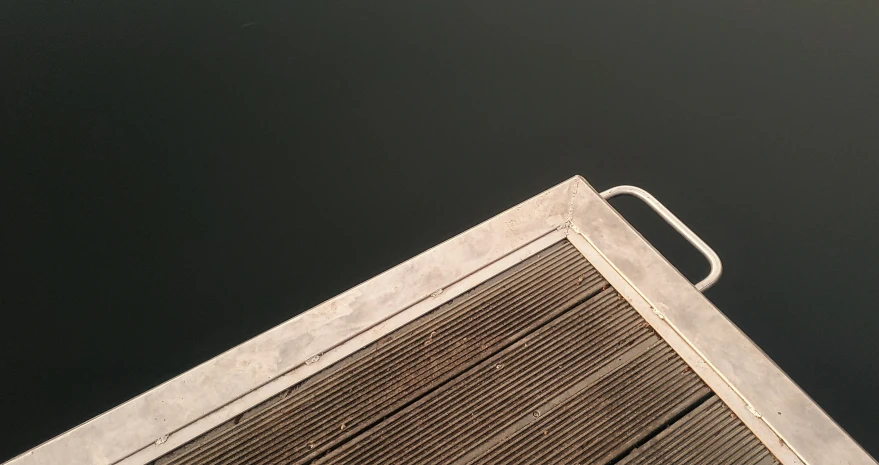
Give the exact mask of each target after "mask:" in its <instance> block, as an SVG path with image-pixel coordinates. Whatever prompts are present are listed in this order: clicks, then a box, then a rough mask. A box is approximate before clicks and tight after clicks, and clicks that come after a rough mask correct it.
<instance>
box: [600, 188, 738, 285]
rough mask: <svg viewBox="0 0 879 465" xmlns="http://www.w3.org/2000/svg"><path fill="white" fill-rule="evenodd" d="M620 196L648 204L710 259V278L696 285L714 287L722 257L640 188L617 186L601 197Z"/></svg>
mask: <svg viewBox="0 0 879 465" xmlns="http://www.w3.org/2000/svg"><path fill="white" fill-rule="evenodd" d="M618 195H631V196H632V197H637V198H639V199H641V200H642V201H643V202H644V203H646V204H647V206H649V207H650V208H652V209H653V211H655V212H656V213H657V214H659V216H661V217H662V219H664V220H665V222H666V223H668V224H669V225H671V227H672V228H674V229H675V231H677V232H678V233H680V235H681V236H684V239H686V240H687V242H689V243H690V244H693V247H695V248H696V249H697V250H699V252H701V253H702V255H704V256H705V258H706V259H708V263H709V264H711V271H710V272H709V273H708V276H707V277H705V279H703V280H702V281H699V282H698V283H696V289H698V290H699V291H704V290H706V289H708V288H709V287H711V286H713V285H714V284H715V283H716V282H717V281H718V280H719V279H720V275H721V273H723V264H722V263H720V257H719V256H718V255H717V252H715V251H714V250H713V249H712V248H711V247H709V246H708V244H706V243H705V241H703V240H702V239H701V238H699V236H697V235H696V233H694V232H693V230H691V229H690V228H688V227H687V225H685V224H684V222H683V221H681V220H680V219H678V217H677V216H675V215H674V213H672V212H670V211H669V210H668V208H665V205H663V204H661V203H659V200H656V197H653V196H652V195H650V193H649V192H647V191H645V190H644V189H641V188H640V187H635V186H617V187H611V188H610V189H608V190H606V191H604V192H602V193H601V196H602V197H604V199H605V200H610V199H612V198H613V197H616V196H618Z"/></svg>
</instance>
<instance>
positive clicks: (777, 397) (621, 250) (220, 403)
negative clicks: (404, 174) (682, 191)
mask: <svg viewBox="0 0 879 465" xmlns="http://www.w3.org/2000/svg"><path fill="white" fill-rule="evenodd" d="M622 193H625V194H629V195H635V196H637V197H639V198H641V199H642V200H644V201H645V202H647V203H648V205H650V206H651V207H652V208H653V209H654V210H656V211H657V212H658V213H660V214H661V215H663V217H664V218H666V220H667V221H669V223H670V224H672V226H673V227H675V228H676V229H677V230H678V231H680V232H681V233H682V234H683V235H684V237H685V238H687V240H689V241H690V242H691V243H692V244H693V245H694V246H695V247H696V248H697V249H699V250H700V251H701V252H702V253H703V254H704V255H705V256H706V257H707V258H708V259H709V262H711V264H712V272H711V273H710V274H709V276H708V277H707V278H706V279H705V280H703V281H701V282H700V283H698V284H697V285H696V287H694V286H693V285H692V284H691V283H690V282H688V281H687V280H686V278H684V277H683V276H682V275H681V274H680V273H679V272H678V271H677V270H676V269H675V268H674V267H673V266H672V265H671V264H670V263H669V262H668V261H666V260H665V258H663V257H662V255H660V254H659V253H658V252H657V251H656V250H655V249H653V247H652V246H651V245H650V244H649V243H648V242H647V241H646V240H644V238H642V237H641V236H640V235H639V234H638V233H637V232H636V231H635V230H634V229H633V228H632V227H631V226H630V225H629V224H628V223H627V222H626V221H625V220H624V219H623V218H622V217H621V216H620V215H619V214H618V213H617V212H616V210H614V209H613V208H612V207H611V206H610V205H609V204H608V203H607V202H606V200H605V198H603V197H602V195H604V196H605V197H608V198H609V197H612V196H614V195H618V194H622ZM565 238H567V239H568V240H570V241H571V242H572V243H573V244H574V246H575V247H577V249H578V250H580V252H581V253H583V255H584V256H585V257H586V258H587V259H588V260H589V261H590V262H591V263H592V264H593V265H594V266H595V267H596V268H597V269H598V270H599V271H600V272H601V273H602V274H603V275H604V277H605V278H606V279H607V280H608V281H609V282H610V283H611V284H612V285H613V286H614V287H615V288H616V289H617V290H618V291H619V292H620V293H621V294H623V296H624V297H625V298H626V299H628V300H629V301H630V303H631V304H632V305H633V307H635V309H636V310H638V312H639V313H640V314H641V315H642V316H643V317H644V318H645V319H647V321H648V322H650V323H651V324H652V325H653V326H654V328H655V329H656V331H657V333H659V334H660V335H661V336H662V337H663V338H665V339H666V341H668V343H669V344H670V345H671V346H672V347H673V348H674V349H675V350H676V351H677V352H678V353H679V354H680V355H681V356H682V357H683V358H684V360H686V361H687V362H688V363H689V364H690V365H691V367H692V368H693V370H694V371H695V372H696V373H698V374H699V375H700V376H701V377H702V378H703V380H704V381H705V382H706V383H707V384H708V385H709V386H710V387H711V388H712V389H713V390H714V391H715V392H716V393H717V395H718V396H719V397H720V398H721V399H722V400H724V401H725V402H726V403H727V404H728V405H729V406H730V408H731V409H732V411H733V412H735V413H736V414H737V415H738V416H739V417H740V418H741V419H742V420H743V421H744V422H745V424H747V425H748V427H749V428H751V430H752V431H754V433H755V434H756V435H757V436H758V437H759V438H760V439H761V440H763V441H764V443H765V444H766V445H767V447H768V448H769V449H770V450H771V451H772V453H773V454H775V456H776V457H777V458H778V459H779V460H781V461H782V462H783V463H785V464H865V465H866V464H875V463H876V462H875V461H874V460H873V459H872V458H871V457H870V456H869V455H868V454H867V453H866V452H865V451H864V450H862V449H861V448H860V447H859V446H858V445H857V444H856V443H855V442H854V441H853V440H852V439H851V438H850V437H849V436H848V435H847V434H846V433H845V432H844V431H843V430H842V429H841V428H840V427H839V426H838V425H836V423H834V422H833V420H832V419H830V418H829V417H828V416H827V415H826V414H825V413H824V412H823V411H822V410H821V409H820V408H819V407H818V406H817V405H816V404H815V403H814V402H813V401H812V400H811V399H810V398H809V397H808V396H807V395H806V394H805V393H804V392H803V391H802V390H801V389H800V388H799V387H798V386H796V384H794V383H793V382H792V381H791V380H790V379H789V378H788V377H787V376H786V375H785V374H784V373H783V372H782V371H781V370H780V369H779V368H778V367H777V366H776V365H775V364H774V363H773V362H772V361H771V360H770V359H769V358H768V357H766V355H764V354H763V353H762V352H761V351H760V349H759V348H758V347H757V346H755V345H754V344H753V342H751V341H750V340H749V339H748V338H747V337H746V336H745V335H744V334H742V333H741V331H739V330H738V328H736V327H735V325H733V324H732V323H731V322H730V321H729V320H728V319H727V318H726V317H725V316H724V315H723V314H722V313H721V312H720V311H719V310H718V309H717V308H715V307H714V306H713V305H712V304H711V302H709V301H708V300H707V299H706V298H705V297H704V296H703V295H702V293H701V292H699V290H698V289H705V288H707V287H709V286H711V285H712V284H713V283H714V282H716V280H717V278H718V277H719V276H720V261H719V259H718V258H717V255H716V254H715V253H714V252H713V251H712V250H711V248H710V247H708V246H707V245H706V244H705V243H704V242H703V241H702V240H701V239H699V238H698V236H696V235H695V234H694V233H693V232H692V231H691V230H690V229H689V228H687V227H686V226H685V225H684V224H683V223H682V222H680V220H679V219H677V218H676V217H675V216H674V215H672V214H671V213H670V212H669V211H668V210H667V209H666V208H665V207H663V206H662V205H661V204H660V203H659V202H658V201H656V200H655V199H654V198H653V197H652V196H650V195H649V194H647V193H646V192H644V191H643V190H640V189H637V188H632V187H625V186H624V187H620V188H614V189H611V190H609V191H606V192H604V193H603V194H598V193H597V192H596V191H595V190H593V189H592V187H591V186H590V185H589V184H588V183H586V181H585V180H584V179H583V178H581V177H575V178H572V179H570V180H568V181H566V182H564V183H562V184H560V185H558V186H556V187H553V188H552V189H549V190H547V191H546V192H543V193H541V194H539V195H537V196H535V197H534V198H532V199H530V200H528V201H526V202H524V203H522V204H519V205H518V206H516V207H513V208H511V209H509V210H507V211H505V212H503V213H501V214H499V215H497V216H496V217H494V218H492V219H490V220H488V221H486V222H484V223H482V224H480V225H477V226H475V227H473V228H472V229H470V230H469V231H467V232H465V233H463V234H460V235H458V236H456V237H454V238H452V239H449V240H448V241H446V242H444V243H442V244H440V245H438V246H436V247H434V248H432V249H430V250H428V251H426V252H424V253H422V254H420V255H418V256H416V257H414V258H412V259H410V260H408V261H406V262H404V263H402V264H400V265H398V266H396V267H394V268H392V269H390V270H388V271H386V272H385V273H382V274H381V275H379V276H376V277H375V278H373V279H370V280H369V281H366V282H364V283H363V284H360V285H359V286H357V287H355V288H353V289H351V290H349V291H346V292H344V293H342V294H340V295H339V296H337V297H335V298H333V299H330V300H329V301H327V302H324V303H323V304H320V305H318V306H317V307H315V308H312V309H311V310H309V311H307V312H305V313H302V314H300V315H298V316H296V317H295V318H292V319H291V320H289V321H287V322H285V323H283V324H281V325H279V326H277V327H275V328H273V329H271V330H269V331H267V332H265V333H263V334H261V335H259V336H257V337H255V338H253V339H251V340H249V341H247V342H245V343H243V344H241V345H239V346H237V347H235V348H233V349H231V350H229V351H227V352H225V353H223V354H221V355H219V356H217V357H216V358H214V359H212V360H210V361H208V362H206V363H204V364H202V365H199V366H197V367H195V368H193V369H192V370H190V371H188V372H186V373H184V374H182V375H180V376H178V377H176V378H174V379H172V380H170V381H168V382H166V383H164V384H162V385H160V386H157V387H156V388H154V389H152V390H150V391H148V392H146V393H144V394H142V395H140V396H138V397H135V398H134V399H131V400H130V401H128V402H126V403H124V404H122V405H120V406H118V407H116V408H114V409H112V410H110V411H108V412H106V413H104V414H102V415H100V416H98V417H96V418H94V419H92V420H90V421H88V422H86V423H84V424H82V425H80V426H78V427H77V428H74V429H72V430H70V431H68V432H66V433H64V434H62V435H60V436H58V437H56V438H54V439H52V440H50V441H48V442H46V443H45V444H43V445H41V446H39V447H37V448H35V449H33V450H31V451H29V452H27V453H25V454H22V455H21V456H19V457H16V458H14V459H12V460H11V461H10V462H8V463H9V464H10V465H12V464H14V465H37V464H40V465H59V464H71V465H86V464H89V465H92V464H95V465H107V464H126V465H135V464H136V465H142V464H145V463H147V462H149V461H151V460H154V459H155V458H157V457H160V456H162V455H164V454H166V453H167V452H169V451H171V450H173V449H175V448H176V447H179V446H180V445H182V444H185V443H187V442H188V441H189V440H191V439H193V438H195V437H197V436H198V435H200V434H202V433H204V432H206V431H208V430H210V429H212V428H213V427H215V426H217V425H219V424H221V423H222V422H224V421H226V420H229V419H231V418H233V417H235V416H236V415H238V414H240V413H241V412H243V411H245V410H247V409H249V408H250V407H252V406H254V405H256V404H258V403H259V402H261V401H263V400H265V399H267V398H269V397H271V396H273V395H276V394H278V393H280V392H282V391H283V390H284V389H286V388H287V387H288V386H290V385H293V384H295V383H297V382H298V381H300V380H302V379H305V378H307V377H309V376H311V375H312V374H314V373H316V372H318V371H320V370H321V369H323V368H326V367H328V366H330V365H331V364H332V363H334V362H336V361H338V360H340V359H342V358H344V357H345V356H347V355H349V354H351V353H353V352H354V351H356V350H357V349H359V348H361V347H363V346H365V345H367V344H369V343H370V342H372V341H375V340H376V339H378V338H379V337H381V336H382V335H384V334H387V333H388V332H390V331H393V330H394V329H396V328H399V327H400V326H402V325H403V324H405V323H407V322H409V321H412V320H413V319H415V318H418V317H419V316H421V315H423V314H425V313H426V312H428V311H430V310H431V309H433V308H435V307H436V306H438V305H441V304H442V303H444V302H447V301H449V300H450V299H451V298H453V297H454V296H456V295H459V294H461V293H463V292H465V291H467V290H468V289H470V288H472V287H473V286H475V285H476V284H479V283H481V282H483V281H485V280H487V279H488V278H490V277H492V276H494V275H496V274H498V273H499V272H501V271H503V270H504V269H506V268H509V267H510V266H512V265H513V264H515V263H518V262H519V261H521V260H523V259H525V258H527V257H529V256H531V255H533V254H534V253H536V252H537V251H539V250H542V249H543V248H545V247H547V246H548V245H550V244H552V243H555V242H557V241H560V240H564V239H565Z"/></svg>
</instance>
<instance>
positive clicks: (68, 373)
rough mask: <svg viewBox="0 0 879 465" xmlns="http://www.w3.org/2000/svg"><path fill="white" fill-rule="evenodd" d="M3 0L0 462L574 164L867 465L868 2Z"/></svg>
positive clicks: (877, 185)
mask: <svg viewBox="0 0 879 465" xmlns="http://www.w3.org/2000/svg"><path fill="white" fill-rule="evenodd" d="M17 3H18V4H17V5H15V4H13V2H5V3H3V4H2V6H0V70H2V72H0V84H2V86H0V89H2V90H0V118H2V120H0V123H2V125H0V137H2V138H0V153H2V176H3V180H2V188H3V190H2V193H3V197H2V201H0V205H2V208H3V209H4V221H3V228H2V231H3V238H2V239H3V240H2V241H0V244H2V254H3V255H2V256H3V259H2V263H3V266H4V268H5V270H4V276H5V277H4V278H3V280H2V294H0V308H2V312H3V320H2V321H3V323H2V335H3V337H2V339H0V341H2V342H0V344H2V346H0V351H2V352H0V353H2V354H3V357H2V370H3V372H4V373H5V374H6V375H7V376H5V377H4V378H5V381H4V382H3V384H2V388H0V412H3V414H4V417H5V418H6V420H4V421H3V422H0V438H2V440H0V444H2V448H0V459H2V458H6V457H10V456H12V455H13V454H15V453H18V452H20V451H22V450H24V449H26V448H29V447H31V446H34V445H36V444H37V443H38V442H41V441H43V440H45V439H48V438H49V437H51V436H53V435H55V434H57V433H60V432H62V431H63V430H66V429H67V428H70V427H72V426H75V425H76V424H77V423H79V422H81V421H84V420H86V419H88V418H89V417H91V416H93V415H96V414H98V413H100V412H102V411H104V410H105V409H108V408H110V407H112V406H114V405H116V404H118V403H120V402H122V401H124V400H126V399H128V398H130V397H132V396H134V395H136V394H138V393H140V392H142V391H144V390H146V389H148V388H150V387H152V386H154V385H156V384H157V383H160V382H162V381H164V380H166V379H167V378H169V377H171V376H174V375H175V374H178V373H180V372H182V371H184V370H186V369H188V368H190V367H192V366H193V365H195V364H197V363H199V362H201V361H204V360H206V359H208V358H210V357H211V356H213V355H215V354H217V353H219V352H221V351H223V350H225V349H227V348H229V347H231V346H233V345H235V344H237V343H239V342H242V341H244V340H246V339H247V338H249V337H251V336H254V335H256V334H258V333H260V332H262V331H263V330H265V329H267V328H269V327H271V326H273V325H275V324H277V323H280V322H282V321H284V320H286V319H288V318H290V317H292V316H293V315H295V314H297V312H300V311H302V310H305V309H307V308H309V307H310V306H312V305H315V304H317V303H319V302H320V301H322V300H324V299H326V298H329V297H331V296H333V295H335V294H336V293H338V292H340V291H343V290H345V289H347V288H348V287H350V286H352V285H354V284H356V283H358V282H360V281H362V280H364V279H366V278H369V277H371V276H372V275H374V274H376V273H378V272H380V271H382V270H384V269H386V268H388V267H390V266H392V265H394V264H396V263H398V262H400V261H402V260H404V259H406V258H408V257H410V256H412V255H414V254H416V253H417V252H420V251H422V250H423V249H425V248H427V247H430V246H432V245H434V244H435V243H437V242H439V241H441V240H443V239H445V238H448V237H449V236H451V235H453V234H455V233H457V232H460V231H462V230H464V229H466V228H468V227H469V226H472V225H474V224H476V223H478V222H479V221H481V220H483V219H485V218H487V217H489V216H491V215H492V214H494V213H497V212H499V211H502V210H504V209H506V208H508V207H510V206H511V205H513V204H515V203H517V202H519V201H521V200H524V199H526V198H528V197H530V196H531V195H533V194H535V193H537V192H539V191H541V190H543V189H545V188H548V187H550V186H552V185H554V184H555V183H557V182H560V181H562V180H564V179H566V178H568V177H569V176H571V175H573V174H577V173H579V174H583V175H584V176H585V177H586V178H587V179H588V180H590V181H591V182H592V183H593V184H594V185H595V186H596V187H597V188H600V189H601V188H607V187H610V186H612V185H615V184H621V183H632V184H637V185H640V186H642V187H645V188H647V189H649V190H651V191H652V192H653V193H654V194H655V195H656V196H657V197H659V198H660V199H661V200H663V201H664V202H665V203H666V204H667V205H669V206H670V207H671V208H672V209H673V210H674V211H675V212H677V213H678V214H679V216H680V217H681V218H683V219H684V220H685V221H687V222H688V223H689V224H690V225H691V226H692V227H693V228H694V229H695V230H696V231H697V232H699V233H700V234H701V235H702V236H703V237H704V238H705V239H706V240H707V241H708V242H709V243H710V244H712V245H713V246H714V247H715V248H716V249H717V251H718V252H719V253H720V255H721V256H722V258H723V259H724V261H725V265H726V273H725V275H724V277H723V279H722V280H721V282H720V283H719V285H718V286H717V287H716V288H714V289H712V290H711V291H710V292H709V295H710V297H711V299H712V300H713V301H714V302H715V303H716V304H717V305H718V306H719V307H720V308H721V309H722V310H723V311H724V312H726V313H727V314H728V315H729V316H730V318H732V320H734V321H735V322H736V323H737V324H738V325H739V326H740V327H741V328H742V329H743V330H744V331H745V332H746V333H747V334H748V335H749V336H751V337H752V338H753V339H754V340H755V341H756V342H757V343H758V344H759V345H760V346H761V347H762V348H763V349H764V350H765V351H766V352H767V353H768V354H769V355H770V356H771V357H772V358H773V359H775V360H776V361H777V362H778V363H779V364H780V365H781V366H782V367H783V368H784V370H786V371H787V373H789V374H790V375H791V376H792V377H793V378H794V379H795V380H796V381H797V382H798V383H800V385H801V386H803V388H805V390H806V391H807V392H808V393H809V394H810V395H812V396H813V397H814V398H815V399H816V400H817V401H818V402H819V403H820V404H821V405H822V406H823V407H824V408H825V409H826V410H827V411H828V412H829V413H830V414H831V415H832V416H833V417H834V418H835V419H836V420H837V421H839V422H840V423H841V424H842V425H843V426H844V427H845V428H846V429H847V430H848V431H849V432H850V433H851V434H852V435H853V436H854V437H855V438H856V439H857V440H858V441H860V442H861V443H862V444H863V445H864V446H865V447H866V448H867V449H868V450H869V451H870V452H871V453H872V454H873V455H879V402H876V398H875V394H876V393H877V392H879V352H877V349H876V348H877V343H876V341H877V340H879V311H877V308H876V307H877V306H876V300H875V289H876V284H877V281H879V269H877V265H876V263H877V261H879V243H877V240H876V237H875V234H876V231H877V229H879V179H877V177H879V159H877V157H879V4H877V3H875V2H872V1H860V2H849V1H810V0H803V1H799V2H786V3H787V4H783V3H785V2H763V1H749V2H741V1H722V2H701V1H699V2H697V1H693V2H652V1H623V2H591V3H588V4H583V2H568V3H560V2H550V3H547V2H521V3H519V2H495V3H492V4H488V3H480V2H469V1H468V2H448V1H444V2H411V1H402V2H397V1H388V0H386V1H383V2H369V3H371V5H369V6H364V5H362V4H342V3H340V2H333V1H321V2H309V1H292V0H287V1H272V2H266V1H251V2H230V1H214V2H199V3H198V4H195V3H194V2H176V1H175V2H170V1H166V2H158V1H157V2H107V1H100V2H87V1H79V0H77V1H65V2H53V3H49V2H37V1H29V2H26V1H22V2H17ZM617 205H619V207H620V208H621V209H622V210H623V211H624V212H625V213H626V214H627V215H628V216H629V217H630V218H631V219H632V221H633V222H634V223H635V224H636V225H637V226H639V227H640V228H641V230H642V232H643V233H644V234H645V235H646V236H647V237H649V238H650V239H652V240H653V241H654V243H655V244H656V245H657V246H658V247H659V248H660V249H661V250H662V251H663V252H664V253H666V255H667V256H668V257H670V259H671V260H672V261H673V262H674V263H676V264H678V265H679V266H680V268H681V269H682V270H683V271H684V272H685V273H686V274H687V275H688V276H692V277H693V278H694V279H698V278H699V277H700V275H701V274H702V273H704V272H705V271H706V270H705V265H704V264H703V263H702V261H701V259H700V257H699V256H698V255H697V254H696V253H695V252H694V251H692V250H690V249H689V248H688V247H687V246H686V244H685V243H683V242H682V241H681V240H679V239H678V238H676V236H674V234H673V233H671V232H669V230H668V229H667V228H665V227H664V226H662V225H661V224H660V223H659V222H658V221H657V220H655V219H654V218H653V217H652V216H651V215H650V214H649V213H648V212H647V211H646V209H644V208H642V207H639V206H638V205H637V204H636V203H633V202H626V201H624V200H620V202H619V203H617Z"/></svg>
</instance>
